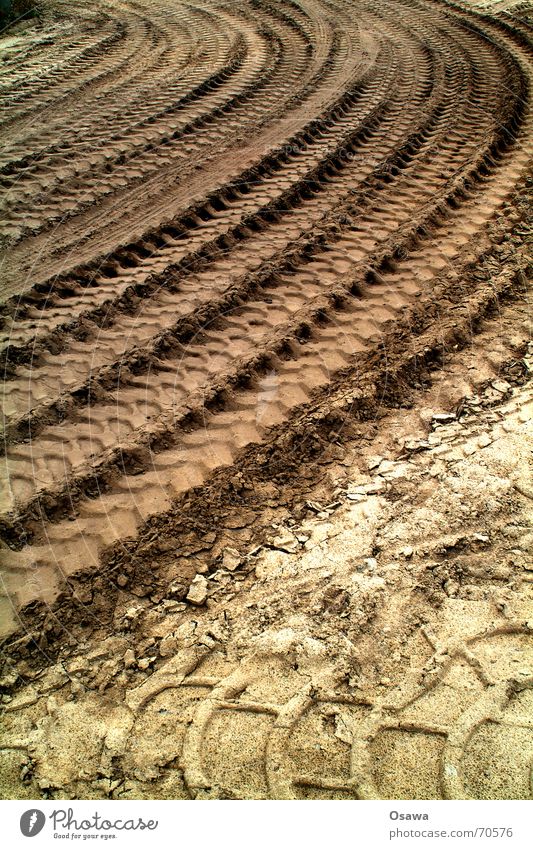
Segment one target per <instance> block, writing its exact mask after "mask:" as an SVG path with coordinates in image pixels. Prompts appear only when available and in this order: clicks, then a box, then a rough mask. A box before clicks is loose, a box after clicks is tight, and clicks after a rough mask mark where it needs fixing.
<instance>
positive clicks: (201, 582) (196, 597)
mask: <svg viewBox="0 0 533 849" xmlns="http://www.w3.org/2000/svg"><path fill="white" fill-rule="evenodd" d="M207 587H208V584H207V581H206V579H205V578H204V576H203V575H196V577H195V579H194V580H193V582H192V584H191V585H190V587H189V592H188V593H187V601H189V602H190V603H191V604H196V605H201V604H205V600H206V598H207Z"/></svg>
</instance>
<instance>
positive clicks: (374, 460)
mask: <svg viewBox="0 0 533 849" xmlns="http://www.w3.org/2000/svg"><path fill="white" fill-rule="evenodd" d="M383 460H384V458H383V457H370V458H369V459H368V462H367V468H368V470H369V471H372V469H377V467H378V466H379V465H380V463H382V462H383Z"/></svg>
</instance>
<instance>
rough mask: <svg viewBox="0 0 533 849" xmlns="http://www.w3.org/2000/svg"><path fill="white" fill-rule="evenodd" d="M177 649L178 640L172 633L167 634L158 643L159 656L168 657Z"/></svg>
mask: <svg viewBox="0 0 533 849" xmlns="http://www.w3.org/2000/svg"><path fill="white" fill-rule="evenodd" d="M177 650H178V641H177V639H176V637H175V636H174V634H169V635H168V636H166V637H165V638H164V639H162V640H161V642H160V643H159V654H160V655H161V657H170V655H173V654H176V652H177Z"/></svg>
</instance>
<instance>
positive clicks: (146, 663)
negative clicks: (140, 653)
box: [137, 657, 157, 670]
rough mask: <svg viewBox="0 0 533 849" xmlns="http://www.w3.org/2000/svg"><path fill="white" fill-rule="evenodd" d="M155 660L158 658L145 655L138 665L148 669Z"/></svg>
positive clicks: (140, 667)
mask: <svg viewBox="0 0 533 849" xmlns="http://www.w3.org/2000/svg"><path fill="white" fill-rule="evenodd" d="M155 660H157V658H156V657H143V658H142V659H141V660H139V662H138V663H137V666H138V667H139V669H142V670H145V669H148V667H149V666H151V665H152V663H154V661H155Z"/></svg>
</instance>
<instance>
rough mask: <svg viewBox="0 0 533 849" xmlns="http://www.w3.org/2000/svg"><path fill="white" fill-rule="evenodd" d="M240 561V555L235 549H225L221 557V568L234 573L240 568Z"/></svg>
mask: <svg viewBox="0 0 533 849" xmlns="http://www.w3.org/2000/svg"><path fill="white" fill-rule="evenodd" d="M241 559H242V558H241V555H240V554H239V552H238V551H237V550H236V549H235V548H226V549H224V554H223V555H222V568H223V569H228V571H229V572H234V571H235V569H237V568H238V566H240V563H241Z"/></svg>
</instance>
